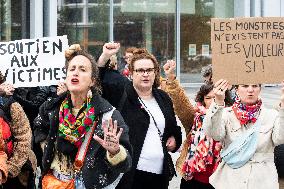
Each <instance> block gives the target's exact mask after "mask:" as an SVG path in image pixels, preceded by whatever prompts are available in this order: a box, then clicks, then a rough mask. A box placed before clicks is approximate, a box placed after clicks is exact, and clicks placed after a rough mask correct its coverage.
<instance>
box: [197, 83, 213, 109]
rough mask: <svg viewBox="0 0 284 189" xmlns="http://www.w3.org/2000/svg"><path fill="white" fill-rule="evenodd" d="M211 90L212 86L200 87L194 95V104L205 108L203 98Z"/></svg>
mask: <svg viewBox="0 0 284 189" xmlns="http://www.w3.org/2000/svg"><path fill="white" fill-rule="evenodd" d="M212 90H213V85H212V84H204V85H202V86H201V87H200V89H199V91H198V92H197V94H196V97H195V102H199V103H201V104H202V105H203V106H204V107H205V103H204V97H205V96H206V95H208V94H209V93H210V91H212Z"/></svg>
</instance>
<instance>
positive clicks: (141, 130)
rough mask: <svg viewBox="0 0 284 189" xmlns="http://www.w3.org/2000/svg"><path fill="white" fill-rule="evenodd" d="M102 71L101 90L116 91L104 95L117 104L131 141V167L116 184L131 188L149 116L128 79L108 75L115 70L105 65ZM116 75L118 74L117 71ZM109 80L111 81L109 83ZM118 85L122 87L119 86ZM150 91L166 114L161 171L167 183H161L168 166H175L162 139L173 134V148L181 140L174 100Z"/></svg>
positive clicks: (168, 173) (163, 94) (125, 188)
mask: <svg viewBox="0 0 284 189" xmlns="http://www.w3.org/2000/svg"><path fill="white" fill-rule="evenodd" d="M101 72H102V74H101V76H102V78H101V81H102V85H103V89H104V90H103V94H104V93H108V94H111V93H114V94H116V95H112V96H111V98H112V99H109V98H107V99H108V100H109V101H111V102H113V104H112V105H113V106H115V107H118V109H119V110H120V112H121V115H122V116H123V118H124V120H125V122H126V124H127V125H128V127H129V139H130V143H131V144H132V146H133V162H132V168H131V170H130V171H129V172H127V173H125V174H124V175H123V177H122V180H121V181H120V183H119V185H118V187H117V188H121V189H128V188H132V182H133V176H134V172H135V170H136V167H137V164H138V160H139V157H140V154H141V150H142V147H143V144H144V140H145V137H146V134H147V131H148V127H149V124H150V116H149V114H148V113H147V111H146V110H145V109H143V108H141V107H142V105H141V104H140V102H139V100H138V94H137V92H136V91H135V89H134V87H133V84H132V82H131V81H129V80H124V79H120V80H118V79H116V80H114V79H112V78H111V76H112V75H113V74H114V73H113V72H112V73H111V74H109V71H108V70H104V69H101ZM115 77H119V76H118V75H116V76H115ZM121 77H123V76H121ZM108 81H111V82H110V84H109V82H108ZM119 81H120V82H121V81H124V83H120V82H119ZM121 86H125V87H123V88H121ZM106 90H107V91H106ZM152 92H153V96H154V98H155V99H156V101H157V103H158V105H159V107H160V108H161V111H162V112H163V114H164V117H165V124H166V125H165V130H164V135H163V141H164V142H163V148H164V155H165V158H164V162H163V164H164V166H163V175H164V176H165V182H166V183H163V185H168V178H169V176H170V169H174V165H173V164H172V160H171V158H170V156H169V155H168V152H167V151H166V146H165V142H166V141H167V139H168V138H169V137H171V136H174V137H175V140H176V144H177V146H176V149H175V151H176V150H177V149H178V148H179V147H180V145H181V142H182V136H181V129H180V127H179V126H177V122H176V118H175V114H174V109H173V104H172V101H171V99H170V97H169V96H168V95H167V93H165V92H164V91H162V90H160V89H157V88H153V90H152ZM106 97H107V96H106ZM167 157H169V158H167Z"/></svg>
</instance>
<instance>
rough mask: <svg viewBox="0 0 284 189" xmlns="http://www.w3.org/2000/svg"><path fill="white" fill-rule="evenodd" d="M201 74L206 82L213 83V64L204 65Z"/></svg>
mask: <svg viewBox="0 0 284 189" xmlns="http://www.w3.org/2000/svg"><path fill="white" fill-rule="evenodd" d="M201 75H202V78H203V81H204V83H206V84H212V83H213V81H212V64H209V65H207V66H204V67H202V69H201Z"/></svg>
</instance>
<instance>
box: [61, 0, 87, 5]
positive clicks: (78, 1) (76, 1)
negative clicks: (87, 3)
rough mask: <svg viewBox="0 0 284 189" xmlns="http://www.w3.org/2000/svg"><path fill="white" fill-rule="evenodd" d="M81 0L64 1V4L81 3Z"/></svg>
mask: <svg viewBox="0 0 284 189" xmlns="http://www.w3.org/2000/svg"><path fill="white" fill-rule="evenodd" d="M82 1H83V0H65V3H66V4H73V3H82Z"/></svg>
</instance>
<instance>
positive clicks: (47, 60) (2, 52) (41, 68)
mask: <svg viewBox="0 0 284 189" xmlns="http://www.w3.org/2000/svg"><path fill="white" fill-rule="evenodd" d="M67 48H68V39H67V36H57V37H45V38H38V39H23V40H17V41H10V42H0V70H1V72H2V74H3V75H5V77H6V81H7V83H10V84H13V85H14V87H35V86H49V85H57V84H58V82H59V81H63V80H64V79H65V75H66V71H65V68H64V65H65V56H64V52H65V50H66V49H67Z"/></svg>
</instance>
